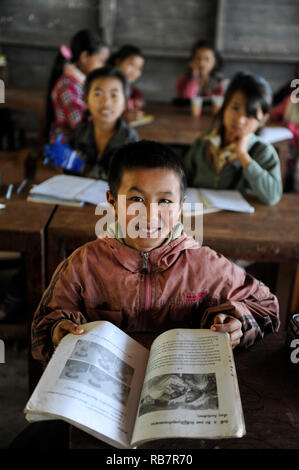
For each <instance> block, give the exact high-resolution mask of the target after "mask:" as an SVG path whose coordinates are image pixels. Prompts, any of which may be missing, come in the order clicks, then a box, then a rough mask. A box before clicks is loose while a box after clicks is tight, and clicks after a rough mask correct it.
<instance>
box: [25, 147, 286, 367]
mask: <svg viewBox="0 0 299 470" xmlns="http://www.w3.org/2000/svg"><path fill="white" fill-rule="evenodd" d="M108 182H109V188H110V191H108V192H107V200H108V202H109V203H110V204H111V205H112V206H113V208H114V210H115V215H116V220H115V221H114V222H112V223H111V224H110V225H109V227H108V229H107V232H106V233H105V234H103V235H102V236H101V237H99V238H98V239H97V240H95V241H92V242H90V243H87V244H85V245H83V246H82V247H80V248H78V249H77V250H76V251H74V252H73V254H72V255H71V256H70V257H69V258H68V259H67V260H65V261H63V262H62V263H61V264H60V265H59V266H58V268H57V270H56V272H55V273H54V275H53V277H52V280H51V282H50V285H49V287H48V288H47V290H46V291H45V293H44V295H43V297H42V300H41V302H40V305H39V306H38V308H37V310H36V312H35V315H34V319H33V324H32V353H33V357H34V358H35V359H38V360H40V361H44V362H47V361H48V360H49V358H50V356H51V354H52V352H53V349H54V347H55V346H56V345H57V344H58V342H59V341H60V340H61V338H62V337H63V336H64V335H65V334H67V333H68V332H73V333H75V334H81V333H82V328H81V327H80V325H82V324H84V323H86V322H90V321H95V320H108V321H111V322H112V323H114V324H116V325H117V326H118V327H120V328H122V329H123V330H126V331H144V332H146V331H157V332H158V331H159V332H161V331H164V330H167V329H170V328H177V327H187V328H190V327H202V328H210V329H211V330H212V331H222V332H227V333H229V335H230V339H231V343H232V346H233V347H235V346H237V345H240V346H244V347H248V346H250V345H252V344H253V343H254V341H255V340H256V339H257V338H258V337H263V335H264V333H266V332H272V331H277V329H278V327H279V316H278V308H279V307H278V302H277V299H276V297H275V296H274V295H273V294H272V293H271V292H270V291H269V289H268V288H267V287H266V286H265V285H263V284H261V283H260V282H259V281H257V280H256V279H254V278H253V277H252V276H250V275H248V274H247V273H246V272H245V271H244V270H243V269H241V268H239V267H238V266H236V265H235V264H234V263H232V262H230V261H229V260H228V259H226V258H225V257H224V256H222V255H220V254H218V253H216V252H215V251H213V250H212V249H210V248H208V247H201V246H200V245H199V244H198V243H197V242H196V241H195V240H194V238H192V237H189V236H187V235H186V234H185V233H184V230H183V226H182V224H181V223H180V221H179V220H180V215H181V210H182V206H183V203H184V201H185V196H184V194H185V189H186V179H185V174H184V169H183V166H182V163H181V160H180V159H179V158H178V157H177V156H176V155H175V154H174V153H173V152H172V151H171V150H170V149H169V148H168V147H166V146H164V145H162V144H158V143H156V142H152V141H140V142H136V143H130V144H128V145H125V146H123V147H121V148H120V149H118V150H117V151H116V153H115V154H114V156H113V159H112V160H111V164H110V170H109V178H108ZM121 198H122V199H123V198H125V203H124V204H122V203H120V199H121ZM129 209H130V210H129ZM133 209H134V210H133ZM136 210H138V211H139V214H140V217H139V220H138V223H137V226H136V218H135V217H136ZM129 214H131V215H129ZM133 219H135V220H133ZM103 224H104V222H103ZM103 226H104V225H103Z"/></svg>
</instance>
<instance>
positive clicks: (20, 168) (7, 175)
mask: <svg viewBox="0 0 299 470" xmlns="http://www.w3.org/2000/svg"><path fill="white" fill-rule="evenodd" d="M26 156H27V153H26V152H25V151H24V152H0V168H1V170H0V171H1V189H0V195H1V196H2V197H1V199H0V202H2V203H4V204H6V208H5V209H1V210H0V251H2V252H3V251H7V252H20V253H22V255H23V258H24V262H25V276H26V307H27V309H26V310H27V311H26V312H24V320H25V318H26V320H27V338H28V344H29V345H30V325H31V320H32V316H33V313H34V311H35V309H36V307H37V305H38V303H39V301H40V298H41V295H42V293H43V291H44V290H45V287H46V268H45V261H46V253H45V237H46V229H47V224H48V222H49V220H50V218H51V216H52V214H53V212H54V210H55V205H54V204H49V205H48V204H36V203H32V202H28V201H27V200H26V197H27V194H28V191H29V188H30V186H29V185H27V186H25V188H24V190H23V191H22V193H21V194H20V195H17V194H16V189H17V187H18V186H19V185H20V183H21V182H22V181H23V179H24V176H25V175H24V162H25V158H26ZM50 173H51V174H53V170H52V169H49V168H48V167H45V166H43V165H42V163H41V162H39V163H38V164H37V172H36V178H35V182H36V183H39V182H41V181H43V180H44V179H46V178H47V177H49V176H50ZM10 183H13V184H14V190H13V193H12V196H11V199H10V200H9V201H7V200H5V199H4V196H5V193H6V189H7V187H8V185H9V184H10ZM0 330H1V338H3V339H5V338H6V331H8V332H9V331H10V326H9V325H7V328H6V324H1V328H0ZM28 352H29V389H30V390H32V389H33V386H34V385H35V383H34V382H35V378H34V377H36V376H37V375H39V372H35V370H36V369H38V370H39V367H38V364H37V363H36V362H35V361H33V360H32V358H31V353H30V347H29V351H28Z"/></svg>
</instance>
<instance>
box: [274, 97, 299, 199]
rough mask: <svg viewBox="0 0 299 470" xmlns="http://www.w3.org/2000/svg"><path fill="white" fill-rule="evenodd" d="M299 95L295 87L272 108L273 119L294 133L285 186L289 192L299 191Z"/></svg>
mask: <svg viewBox="0 0 299 470" xmlns="http://www.w3.org/2000/svg"><path fill="white" fill-rule="evenodd" d="M297 97H298V91H297V90H296V89H293V91H292V93H291V94H290V95H288V96H286V97H284V98H283V100H282V101H281V103H280V104H279V105H278V106H276V107H275V108H273V109H271V113H270V116H271V119H272V120H273V121H282V122H283V124H284V125H285V126H286V127H287V128H288V129H289V130H290V131H291V132H292V134H293V138H292V140H291V142H290V151H289V155H288V157H289V158H288V162H287V174H286V181H285V187H284V190H285V191H287V192H289V191H296V192H299V101H298V98H297Z"/></svg>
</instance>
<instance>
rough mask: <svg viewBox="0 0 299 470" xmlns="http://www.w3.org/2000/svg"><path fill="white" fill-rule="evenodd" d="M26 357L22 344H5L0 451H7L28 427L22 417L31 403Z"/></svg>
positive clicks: (0, 386)
mask: <svg viewBox="0 0 299 470" xmlns="http://www.w3.org/2000/svg"><path fill="white" fill-rule="evenodd" d="M27 354H28V353H27V348H26V346H25V345H24V342H23V341H9V342H7V341H6V342H5V363H4V364H3V363H0V449H6V448H7V447H8V446H9V444H10V443H11V442H12V441H13V439H14V438H15V437H16V436H17V435H18V434H19V433H20V432H21V431H22V430H23V429H25V428H26V427H27V426H28V424H29V423H28V422H27V421H26V420H25V415H24V413H23V409H24V406H25V404H26V401H27V399H28V372H27Z"/></svg>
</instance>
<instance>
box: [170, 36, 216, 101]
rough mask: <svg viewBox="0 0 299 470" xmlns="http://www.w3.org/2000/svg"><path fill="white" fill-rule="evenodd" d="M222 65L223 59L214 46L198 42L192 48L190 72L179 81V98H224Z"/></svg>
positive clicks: (205, 42)
mask: <svg viewBox="0 0 299 470" xmlns="http://www.w3.org/2000/svg"><path fill="white" fill-rule="evenodd" d="M221 63H222V59H221V57H220V55H219V53H218V52H217V51H216V49H215V48H214V46H212V44H210V43H209V42H208V41H202V40H201V41H198V42H197V43H196V44H194V46H193V48H192V52H191V59H190V61H189V62H188V72H187V73H186V74H185V75H182V76H180V77H179V78H178V79H177V82H176V88H177V96H178V97H179V98H181V99H188V98H189V99H190V98H194V97H195V96H204V97H207V98H211V97H212V96H213V95H219V96H222V95H223V85H222V80H221V77H220V75H219V71H220V67H221Z"/></svg>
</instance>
